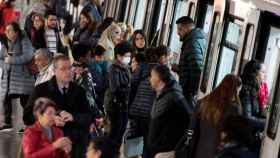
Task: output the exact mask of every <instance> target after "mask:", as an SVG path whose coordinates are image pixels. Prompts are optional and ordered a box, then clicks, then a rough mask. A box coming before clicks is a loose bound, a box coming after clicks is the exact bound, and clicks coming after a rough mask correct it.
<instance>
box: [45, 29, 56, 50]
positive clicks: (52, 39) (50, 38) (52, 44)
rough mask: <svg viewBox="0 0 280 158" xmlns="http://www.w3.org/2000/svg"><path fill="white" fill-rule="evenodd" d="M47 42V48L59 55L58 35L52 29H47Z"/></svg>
mask: <svg viewBox="0 0 280 158" xmlns="http://www.w3.org/2000/svg"><path fill="white" fill-rule="evenodd" d="M45 36H46V41H47V47H48V49H49V51H50V52H53V53H54V54H56V53H57V37H56V33H55V31H54V30H52V29H46V33H45Z"/></svg>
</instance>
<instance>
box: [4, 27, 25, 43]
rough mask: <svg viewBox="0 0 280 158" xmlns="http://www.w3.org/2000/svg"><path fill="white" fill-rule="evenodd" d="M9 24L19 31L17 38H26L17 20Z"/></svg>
mask: <svg viewBox="0 0 280 158" xmlns="http://www.w3.org/2000/svg"><path fill="white" fill-rule="evenodd" d="M7 26H12V27H13V29H14V31H15V32H17V33H18V37H17V39H19V40H22V39H23V38H24V34H23V31H22V30H21V28H20V26H19V24H18V23H17V22H11V23H9V24H8V25H7ZM7 26H6V27H7ZM6 37H7V36H6ZM6 39H7V42H8V38H6Z"/></svg>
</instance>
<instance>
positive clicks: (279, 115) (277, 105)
mask: <svg viewBox="0 0 280 158" xmlns="http://www.w3.org/2000/svg"><path fill="white" fill-rule="evenodd" d="M279 77H280V76H278V81H277V86H276V88H277V90H276V93H275V95H274V96H280V87H279V85H280V83H279V82H280V80H279ZM270 111H271V112H270V116H269V121H268V126H267V135H268V136H269V137H270V138H271V139H273V140H274V139H275V137H276V134H277V131H278V126H279V119H280V97H274V99H273V103H272V107H271V110H270Z"/></svg>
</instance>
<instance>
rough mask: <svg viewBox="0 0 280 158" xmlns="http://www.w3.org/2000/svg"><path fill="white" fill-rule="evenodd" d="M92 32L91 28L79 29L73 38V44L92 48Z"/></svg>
mask: <svg viewBox="0 0 280 158" xmlns="http://www.w3.org/2000/svg"><path fill="white" fill-rule="evenodd" d="M92 33H93V32H92V31H91V30H90V29H89V28H84V29H81V28H79V27H78V28H77V29H76V30H75V33H74V36H73V43H74V44H75V43H78V44H84V45H88V46H90V47H91V46H92V40H91V35H92Z"/></svg>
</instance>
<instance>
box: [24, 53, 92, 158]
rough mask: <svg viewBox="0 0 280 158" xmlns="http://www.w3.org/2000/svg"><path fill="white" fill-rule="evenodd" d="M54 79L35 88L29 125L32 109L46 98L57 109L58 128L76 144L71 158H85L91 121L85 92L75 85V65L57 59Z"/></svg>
mask: <svg viewBox="0 0 280 158" xmlns="http://www.w3.org/2000/svg"><path fill="white" fill-rule="evenodd" d="M53 66H54V77H53V78H52V79H51V80H50V81H48V82H45V83H42V84H40V85H38V86H36V87H35V90H34V92H33V93H32V95H31V96H30V98H29V101H28V103H27V108H26V109H25V110H24V118H23V120H24V122H25V124H26V125H31V124H33V123H34V117H33V115H32V109H33V105H34V102H35V100H36V99H37V98H39V97H46V98H49V99H51V100H53V101H54V102H55V103H56V104H57V105H58V114H57V116H56V118H55V122H56V126H59V127H61V128H62V129H63V131H64V135H65V136H67V137H69V138H70V139H71V141H72V142H73V148H72V152H71V157H73V158H83V157H84V155H85V152H86V145H87V143H88V134H89V126H90V123H91V121H92V116H91V111H90V107H89V103H88V101H87V98H86V94H85V91H84V90H83V89H82V88H81V87H79V86H78V85H77V84H75V83H73V82H72V77H73V75H72V65H71V62H70V60H69V58H68V57H67V56H64V55H58V56H56V57H55V58H54V60H53Z"/></svg>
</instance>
